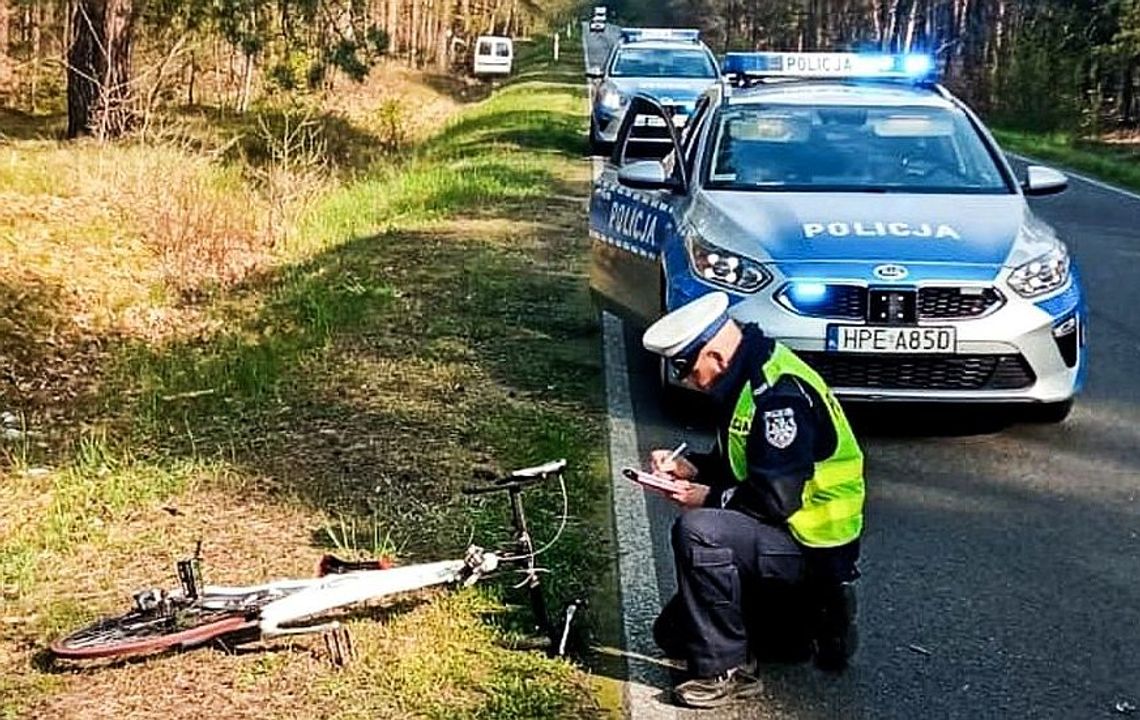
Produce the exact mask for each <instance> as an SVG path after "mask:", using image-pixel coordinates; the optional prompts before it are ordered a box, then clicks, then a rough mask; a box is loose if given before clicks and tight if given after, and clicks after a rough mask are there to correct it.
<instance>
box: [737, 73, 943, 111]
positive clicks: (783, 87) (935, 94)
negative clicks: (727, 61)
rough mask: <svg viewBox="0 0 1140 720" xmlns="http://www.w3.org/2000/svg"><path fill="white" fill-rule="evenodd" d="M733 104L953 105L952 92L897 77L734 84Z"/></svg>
mask: <svg viewBox="0 0 1140 720" xmlns="http://www.w3.org/2000/svg"><path fill="white" fill-rule="evenodd" d="M726 101H727V103H728V104H730V105H747V104H750V103H761V102H763V103H778V104H780V105H875V106H882V107H898V106H912V107H913V106H916V105H918V106H925V107H939V108H946V109H952V108H954V107H956V106H955V104H954V101H953V100H952V99H951V98H950V96H949V95H948V94H947V93H945V92H944V91H942V90H941V89H940V88H939V87H937V86H931V85H918V84H910V83H901V82H898V81H893V82H892V81H878V82H876V81H867V80H859V81H836V80H823V81H819V80H810V81H808V80H796V81H777V82H771V83H767V84H763V85H753V86H751V87H747V88H733V89H732V92H731V94H728V95H727V96H726Z"/></svg>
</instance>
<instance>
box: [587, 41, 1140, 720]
mask: <svg viewBox="0 0 1140 720" xmlns="http://www.w3.org/2000/svg"><path fill="white" fill-rule="evenodd" d="M609 41H610V38H609V36H608V35H607V36H606V37H602V36H593V37H592V38H588V40H587V50H588V53H590V60H589V61H588V62H591V63H596V62H600V60H598V59H597V58H599V57H604V55H601V53H604V52H606V51H607V50H608V42H609ZM1015 164H1016V165H1017V167H1018V169H1019V170H1020V169H1021V167H1023V164H1022V163H1020V162H1016V163H1015ZM1033 204H1034V209H1035V210H1036V211H1037V212H1039V213H1040V215H1041V216H1042V217H1044V218H1045V219H1046V220H1047V221H1049V222H1050V223H1052V224H1053V225H1054V227H1056V228H1057V230H1058V231H1059V232H1060V233H1061V235H1062V237H1064V238H1065V239H1066V240H1067V242H1068V243H1069V246H1070V248H1071V249H1072V250H1073V252H1074V254H1075V256H1076V259H1077V261H1078V262H1079V263H1080V266H1081V269H1082V272H1083V275H1084V280H1085V284H1086V288H1087V292H1088V296H1089V301H1090V304H1091V308H1092V318H1091V323H1090V348H1091V357H1092V361H1091V362H1092V366H1091V371H1090V375H1089V382H1088V386H1087V389H1086V391H1085V393H1084V395H1083V396H1082V397H1081V399H1080V402H1079V404H1078V405H1077V408H1076V410H1075V411H1074V413H1073V415H1072V416H1071V417H1070V419H1069V420H1068V421H1067V422H1066V423H1065V424H1063V425H1060V426H1048V425H1045V426H1034V425H1024V424H1010V423H1003V422H1001V421H1000V420H999V419H996V418H993V417H983V416H981V415H978V414H976V413H965V414H954V413H947V412H943V411H938V412H918V411H915V410H907V409H890V410H876V411H874V412H873V414H867V413H862V414H861V418H860V421H859V422H858V425H857V428H858V432H859V433H860V436H861V439H862V441H863V444H864V448H865V450H866V454H867V484H868V504H867V518H866V519H867V524H866V528H867V529H866V533H865V536H864V551H863V560H862V565H861V566H862V570H863V580H862V581H861V586H860V629H861V632H862V638H861V640H862V642H861V647H860V650H859V653H858V655H857V657H856V660H855V662H854V664H853V666H852V667H851V668H850V669H849V670H848V671H847V672H846V673H844V674H843V675H841V676H838V677H832V676H825V675H823V674H821V673H819V672H818V671H816V670H815V669H814V668H813V667H811V666H810V665H797V666H784V665H770V666H765V667H764V669H763V677H764V681H765V691H764V695H763V698H762V699H761V700H759V701H757V702H755V703H750V704H748V705H747V706H737V707H736V708H735V709H734V710H733V711H731V712H727V713H720V714H717V715H702V717H740V718H793V717H794V718H832V717H844V718H847V717H873V718H916V717H939V718H942V717H946V718H991V717H1018V718H1021V717H1042V718H1097V717H1123V716H1127V715H1128V714H1130V713H1133V712H1136V713H1140V711H1138V710H1136V709H1135V708H1136V707H1137V706H1140V505H1138V503H1137V496H1138V495H1140V372H1138V368H1137V364H1138V362H1140V311H1138V310H1137V308H1140V282H1138V281H1137V277H1136V276H1135V275H1134V273H1135V272H1137V270H1140V198H1138V197H1129V196H1126V195H1124V194H1121V193H1119V192H1114V191H1112V190H1110V189H1106V188H1103V187H1098V186H1095V185H1093V184H1091V183H1088V182H1084V181H1082V180H1079V179H1074V180H1073V184H1072V186H1071V187H1070V189H1069V190H1068V191H1067V192H1066V193H1064V194H1062V195H1059V196H1056V197H1053V198H1049V199H1043V200H1040V201H1034V203H1033ZM611 326H612V327H618V326H617V325H616V324H614V323H612V322H611ZM617 332H618V333H623V334H624V341H625V342H624V345H625V356H624V358H619V361H618V362H611V363H609V364H610V369H611V370H612V369H613V368H614V367H618V368H620V367H621V366H622V365H624V366H625V369H626V376H625V377H624V378H623V382H622V383H620V384H625V383H628V388H629V397H630V399H631V401H632V408H631V410H632V418H631V419H632V423H631V426H632V427H633V432H634V433H635V437H636V446H637V451H636V452H637V453H638V454H639V455H640V456H641V458H644V457H645V456H646V455H647V453H648V451H649V450H650V449H652V448H657V447H673V446H674V445H675V444H676V443H677V442H678V441H679V440H680V439H682V438H685V439H689V440H691V441H692V440H693V439H696V440H697V441H698V442H699V441H700V439H701V438H704V437H707V433H706V432H705V431H704V430H703V429H702V428H699V427H688V428H686V427H682V426H680V425H678V424H677V423H676V422H674V421H671V420H669V419H668V418H666V417H663V416H662V414H661V412H660V410H659V407H658V402H657V397H656V382H657V380H656V377H657V376H656V373H657V371H656V366H655V363H654V361H653V360H652V359H651V358H649V357H647V356H646V354H645V353H644V352H643V351H641V350H640V339H639V337H638V336H637V335H636V334H634V333H633V332H631V331H630V330H628V329H625V330H618V331H617ZM609 340H610V344H611V345H613V344H614V342H613V340H614V338H613V337H610V338H609ZM611 350H612V348H611ZM611 400H612V398H611ZM645 510H646V511H645V513H644V516H643V517H644V520H645V521H646V522H647V528H648V529H647V532H645V533H643V534H641V535H638V534H636V533H634V534H633V535H630V533H628V532H627V533H626V535H627V536H630V537H633V540H626V546H624V547H622V548H621V551H622V553H624V554H627V555H631V556H632V557H642V556H644V557H651V558H652V569H651V570H650V569H648V568H647V570H648V573H647V575H648V579H647V580H646V581H644V582H642V583H640V584H639V583H638V582H634V581H633V580H631V579H630V578H627V577H626V573H625V570H626V565H623V578H622V581H623V588H624V591H625V596H624V597H623V605H624V606H625V609H626V612H627V614H629V615H630V617H627V631H628V630H629V628H631V627H632V628H634V630H635V632H634V634H635V635H636V634H637V632H636V630H637V628H641V629H642V630H643V629H644V626H645V624H646V623H647V622H648V621H649V620H650V619H651V614H652V608H651V606H653V605H655V604H656V603H657V602H659V600H660V599H667V598H668V597H669V596H670V595H671V594H672V592H673V590H674V588H675V583H674V579H673V569H672V558H671V553H670V550H669V543H668V531H669V527H670V524H671V522H672V518H673V517H674V512H673V510H672V508H671V507H670V506H669V505H668V504H667V503H665V502H663V501H661V500H659V499H658V498H657V497H656V496H654V497H647V498H646V499H645ZM619 515H620V513H619ZM619 529H620V528H619ZM621 541H622V537H621V533H619V542H621ZM630 544H634V545H637V546H636V547H631V546H630ZM627 565H632V564H631V563H627ZM646 583H648V584H646ZM647 589H648V591H647ZM634 591H636V594H637V595H638V597H633V596H632V594H633V593H634ZM630 644H631V646H634V647H632V648H631V649H633V650H635V651H639V652H643V653H646V654H653V650H652V648H651V647H650V646H647V645H646V638H645V636H644V633H641V634H640V635H638V636H637V637H636V638H633V639H631V643H630ZM645 668H648V669H644V668H643V669H642V670H637V671H635V675H636V676H637V678H638V679H639V680H640V681H641V682H642V683H648V684H649V685H651V686H654V687H653V688H651V689H650V691H648V692H642V693H641V694H640V695H638V696H637V697H635V698H634V700H633V702H634V707H633V708H632V715H633V716H634V717H635V718H636V717H669V716H679V717H688V716H689V714H688V713H679V712H677V711H674V710H670V709H666V708H665V707H663V706H655V707H648V705H650V704H655V703H657V700H655V699H654V697H655V696H660V691H661V690H662V689H663V688H665V687H667V685H668V684H669V682H670V678H669V676H668V674H667V673H664V672H661V671H659V670H656V669H654V668H653V666H652V663H647V664H645Z"/></svg>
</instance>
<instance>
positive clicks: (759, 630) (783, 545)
mask: <svg viewBox="0 0 1140 720" xmlns="http://www.w3.org/2000/svg"><path fill="white" fill-rule="evenodd" d="M673 556H674V558H675V559H676V563H677V585H678V588H677V597H676V598H674V599H673V601H672V602H671V603H670V604H671V605H674V607H672V608H668V609H667V610H666V612H665V613H664V614H663V618H662V621H663V622H664V623H667V624H668V625H669V626H671V628H672V630H673V631H674V632H676V633H678V634H679V637H676V638H675V639H676V640H677V641H679V644H680V645H682V646H683V647H685V648H686V650H687V652H686V655H687V656H688V659H689V664H690V666H689V670H690V671H691V672H692V673H694V674H695V675H696V676H697V677H714V676H716V675H719V674H720V673H722V672H725V671H726V670H728V669H730V668H733V667H735V666H737V665H741V664H743V663H744V662H746V661H747V659H748V655H749V629H750V628H749V627H748V625H749V624H750V623H751V624H753V625H754V627H753V628H751V629H752V630H753V633H752V635H753V638H752V639H753V643H754V645H755V646H756V649H757V650H759V651H764V650H771V649H774V648H775V647H776V646H786V645H787V644H789V643H793V644H794V643H795V641H796V640H797V638H795V637H793V635H794V634H795V630H798V629H803V628H805V627H806V617H787V615H789V614H793V615H802V614H803V613H802V611H801V610H800V608H802V605H800V604H799V603H795V602H793V601H792V598H791V597H790V596H792V595H794V594H795V589H796V587H797V586H799V585H800V584H801V583H802V581H803V580H804V579H805V559H804V555H803V550H802V548H801V547H800V545H799V544H798V543H797V542H796V541H795V539H794V538H793V537H792V536H791V534H790V533H789V532H788V530H786V529H784V528H779V527H775V526H773V525H768V524H765V523H763V522H761V521H759V520H757V519H755V518H753V517H751V516H749V515H746V514H744V513H742V512H738V511H736V510H722V509H715V508H697V509H693V510H688V511H686V512H685V513H684V514H683V515H681V517H680V518H678V519H677V521H676V522H675V523H674V524H673ZM777 604H779V605H784V606H793V607H784V608H780V609H781V610H784V612H780V613H779V614H780V615H784V616H785V617H772V614H773V611H775V610H777V608H776V607H773V605H777ZM765 605H767V606H768V607H764V606H765ZM795 606H799V607H795ZM666 618H668V619H666ZM765 635H768V637H765ZM803 640H805V641H806V637H805V638H803Z"/></svg>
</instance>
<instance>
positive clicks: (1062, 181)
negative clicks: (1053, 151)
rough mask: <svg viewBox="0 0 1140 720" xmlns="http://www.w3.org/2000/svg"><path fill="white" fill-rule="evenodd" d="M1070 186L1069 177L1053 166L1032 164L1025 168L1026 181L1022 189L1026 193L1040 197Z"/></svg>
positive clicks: (1053, 193) (1054, 193)
mask: <svg viewBox="0 0 1140 720" xmlns="http://www.w3.org/2000/svg"><path fill="white" fill-rule="evenodd" d="M1067 187H1069V178H1067V177H1065V174H1064V173H1059V172H1057V171H1056V170H1054V169H1053V168H1047V167H1044V166H1041V165H1030V166H1029V167H1027V168H1026V169H1025V182H1024V183H1022V185H1021V189H1022V190H1024V191H1025V194H1026V195H1029V196H1031V197H1040V196H1042V195H1056V194H1057V193H1059V192H1062V191H1064V189H1065V188H1067Z"/></svg>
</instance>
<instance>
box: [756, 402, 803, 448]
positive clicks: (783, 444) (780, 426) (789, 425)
mask: <svg viewBox="0 0 1140 720" xmlns="http://www.w3.org/2000/svg"><path fill="white" fill-rule="evenodd" d="M798 432H799V428H798V427H797V426H796V414H795V412H794V411H793V410H792V409H791V408H790V407H789V408H781V409H780V410H767V411H765V413H764V438H765V439H766V440H767V441H768V444H769V445H771V446H772V447H774V448H778V449H780V450H783V449H785V448H787V447H788V446H789V445H791V444H792V443H793V442H795V440H796V434H797V433H798Z"/></svg>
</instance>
